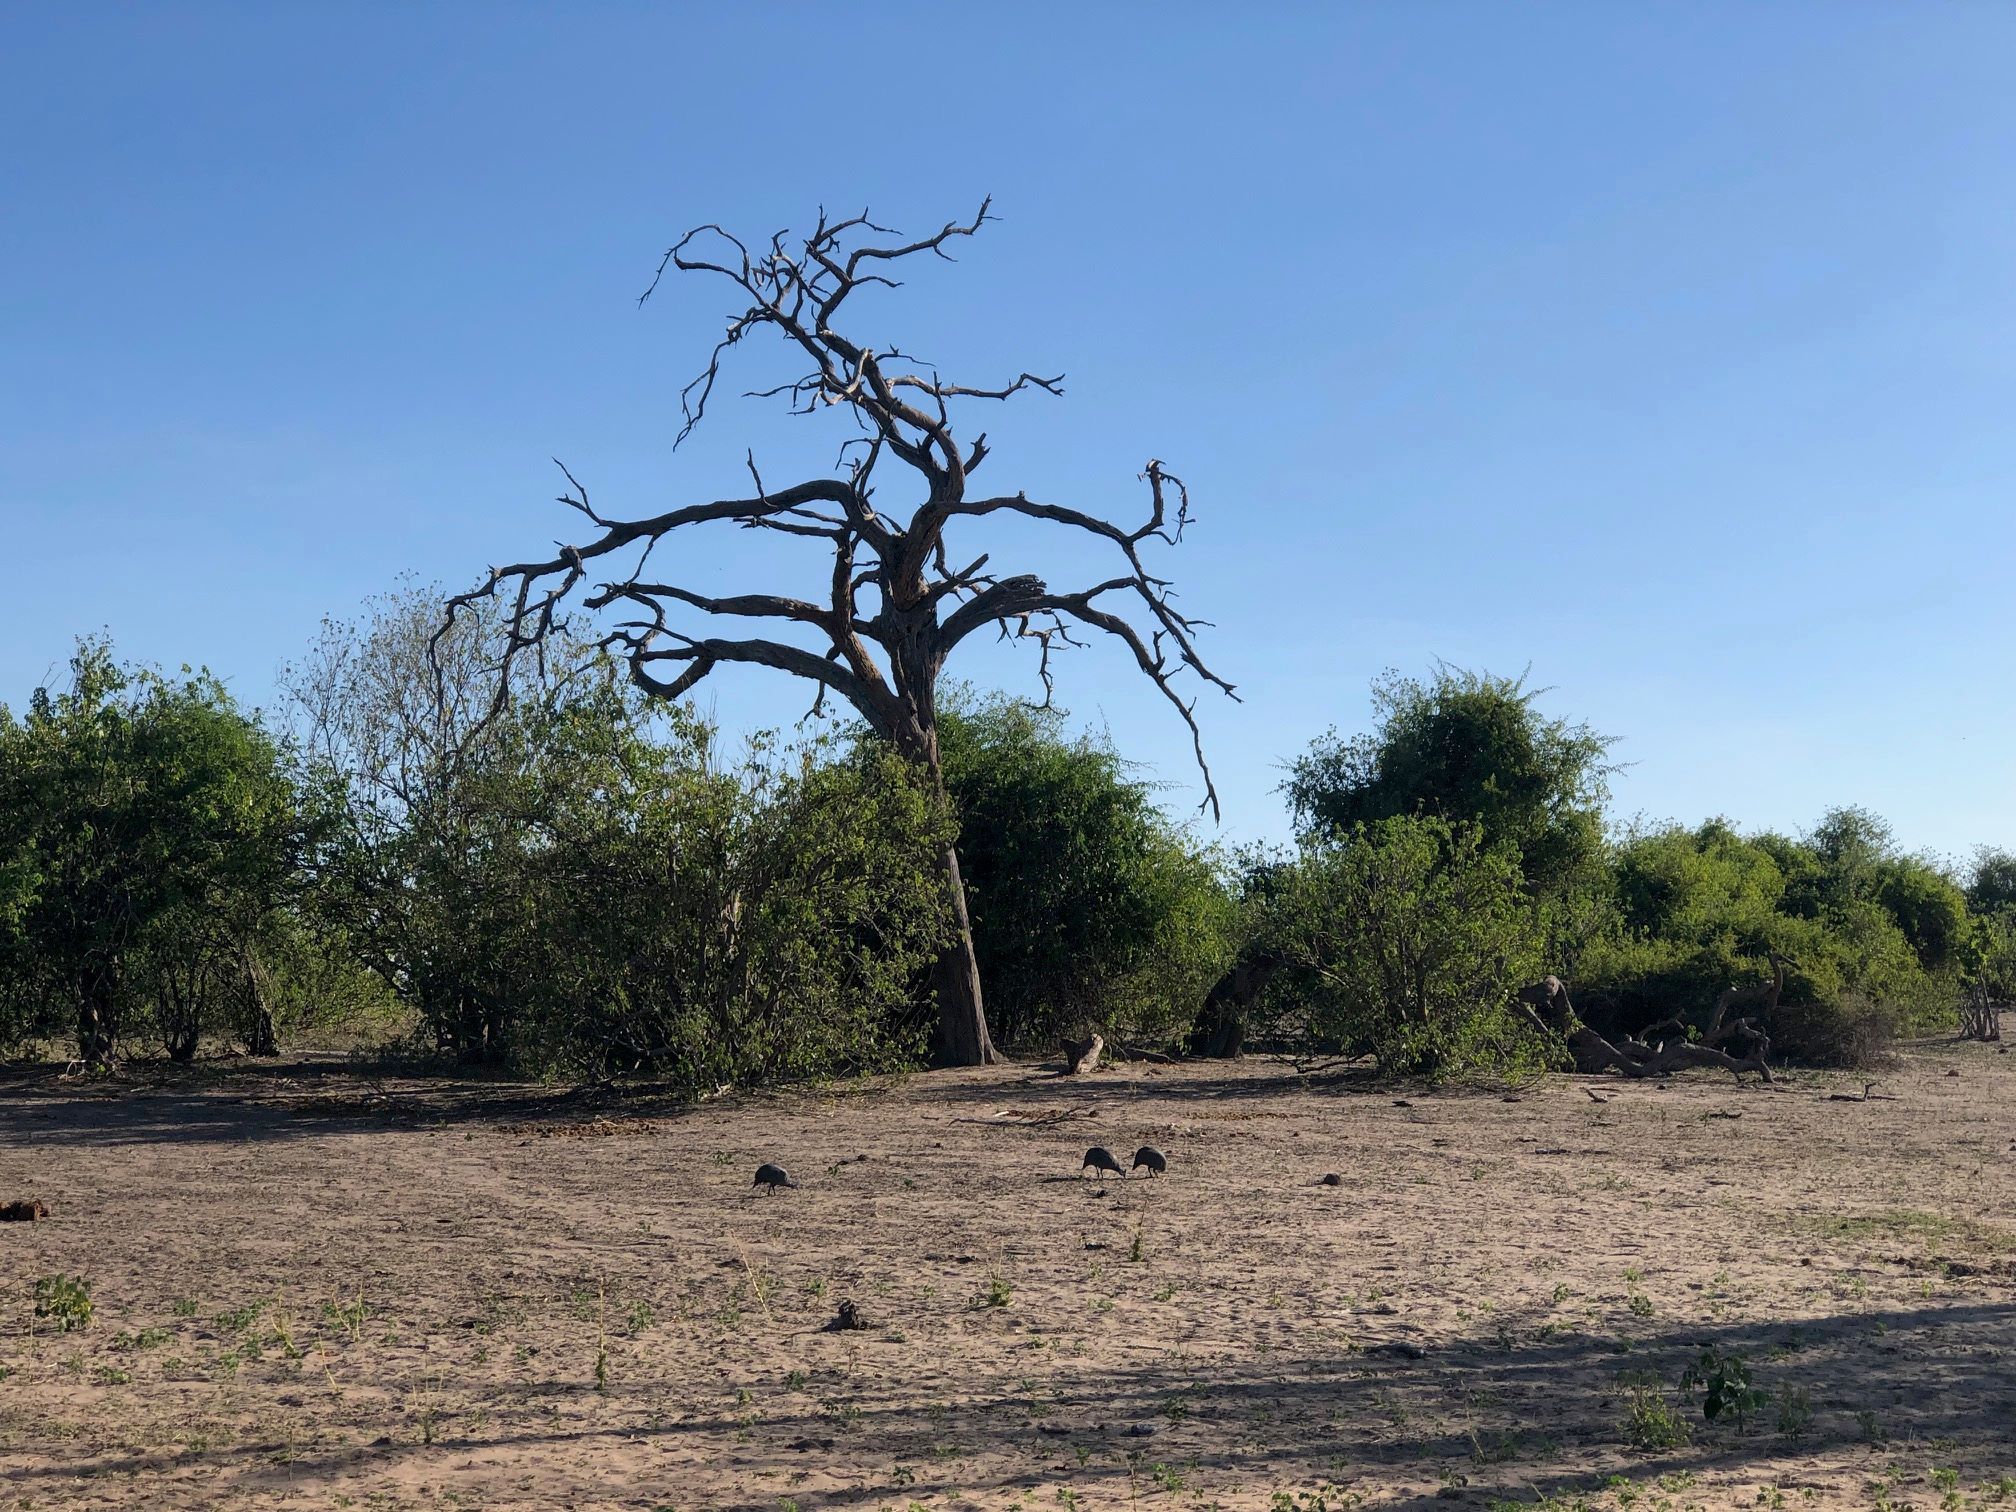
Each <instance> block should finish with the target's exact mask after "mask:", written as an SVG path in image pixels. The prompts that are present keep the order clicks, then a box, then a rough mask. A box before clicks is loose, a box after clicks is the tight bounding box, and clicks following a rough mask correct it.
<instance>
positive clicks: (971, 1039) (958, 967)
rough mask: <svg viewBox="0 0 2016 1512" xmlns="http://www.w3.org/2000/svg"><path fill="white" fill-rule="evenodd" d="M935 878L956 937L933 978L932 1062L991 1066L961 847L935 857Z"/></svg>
mask: <svg viewBox="0 0 2016 1512" xmlns="http://www.w3.org/2000/svg"><path fill="white" fill-rule="evenodd" d="M938 874H939V876H940V877H941V878H942V879H943V880H944V883H945V896H946V900H947V902H948V903H949V904H950V906H951V909H952V924H953V928H954V930H955V931H956V933H955V937H954V939H953V941H952V943H951V944H950V945H948V946H946V947H945V949H944V950H943V951H942V952H941V953H940V954H939V956H938V965H937V968H936V970H935V971H934V972H933V973H932V976H933V979H934V982H933V985H934V986H935V987H936V989H937V996H938V1031H937V1035H936V1043H935V1045H934V1050H935V1057H934V1058H935V1059H936V1060H937V1063H938V1064H939V1065H941V1066H991V1065H993V1064H994V1063H995V1062H996V1061H998V1060H999V1059H1000V1058H1001V1057H1000V1056H999V1055H997V1054H996V1053H995V1050H994V1041H993V1038H992V1037H991V1036H990V1035H989V1034H988V1033H987V1011H986V1005H985V1004H984V1003H983V1002H982V1000H981V996H980V958H979V956H977V955H976V954H975V953H974V950H973V919H972V916H971V915H970V914H969V913H967V911H966V880H965V878H964V877H962V876H961V875H960V872H959V847H958V845H957V844H956V843H954V844H948V845H947V846H946V847H945V848H944V849H943V850H942V851H940V852H939V853H938Z"/></svg>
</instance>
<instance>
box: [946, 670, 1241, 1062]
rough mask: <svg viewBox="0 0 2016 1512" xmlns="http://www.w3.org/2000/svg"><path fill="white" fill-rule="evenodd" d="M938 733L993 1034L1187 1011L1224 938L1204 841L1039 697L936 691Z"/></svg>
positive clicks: (1229, 929) (1135, 1021)
mask: <svg viewBox="0 0 2016 1512" xmlns="http://www.w3.org/2000/svg"><path fill="white" fill-rule="evenodd" d="M939 746H940V751H941V753H942V759H943V764H944V773H945V784H946V787H947V790H948V792H949V794H950V797H951V800H952V804H953V807H954V810H955V811H956V813H957V816H958V821H959V854H960V858H961V863H962V866H963V869H964V875H965V879H966V891H967V899H968V904H969V907H970V909H971V913H972V921H973V939H974V947H975V949H976V951H977V952H978V957H979V962H980V971H981V975H982V977H983V979H984V980H985V981H986V983H987V993H988V1002H989V1017H990V1020H991V1023H992V1026H993V1029H994V1032H995V1033H996V1034H997V1035H999V1036H1000V1037H1001V1038H1003V1039H1005V1040H1008V1041H1016V1040H1020V1041H1024V1042H1029V1041H1034V1040H1037V1039H1042V1038H1048V1037H1054V1036H1056V1035H1058V1034H1061V1033H1074V1032H1076V1030H1077V1028H1078V1027H1079V1026H1080V1025H1081V1024H1086V1023H1091V1024H1096V1025H1098V1026H1099V1027H1101V1028H1102V1029H1104V1030H1106V1031H1107V1032H1108V1033H1109V1034H1111V1033H1113V1032H1114V1031H1115V1030H1116V1029H1117V1030H1124V1031H1130V1032H1136V1033H1143V1034H1148V1035H1153V1036H1166V1035H1167V1034H1168V1033H1169V1032H1170V1031H1171V1030H1172V1029H1173V1028H1175V1027H1176V1026H1177V1025H1179V1024H1187V1023H1188V1021H1189V1018H1190V1016H1191V1015H1192V1014H1194V1012H1195V1009H1196V1005H1197V1004H1198V1003H1199V1002H1200V1001H1201V1000H1202V998H1203V995H1204V992H1205V990H1206V989H1207V988H1208V987H1209V986H1210V984H1211V982H1212V981H1213V980H1214V979H1215V978H1216V977H1217V975H1218V974H1219V973H1220V972H1222V971H1223V970H1224V969H1225V966H1226V965H1227V963H1228V962H1229V959H1230V955H1231V951H1232V948H1233V944H1234V934H1235V928H1236V925H1235V907H1234V905H1233V902H1232V900H1231V897H1230V895H1229V894H1228V893H1227V892H1226V890H1225V888H1224V886H1223V884H1222V882H1221V880H1220V878H1219V876H1218V870H1217V867H1216V865H1215V863H1214V860H1213V858H1212V857H1211V856H1210V855H1209V853H1207V852H1204V851H1202V850H1200V849H1199V848H1198V847H1197V846H1196V845H1195V844H1194V843H1193V842H1192V841H1191V839H1190V836H1189V835H1188V834H1187V833H1186V832H1185V831H1184V830H1183V829H1181V828H1180V827H1178V826H1176V825H1174V824H1172V823H1171V822H1170V821H1169V820H1168V818H1167V817H1166V816H1165V815H1164V814H1163V813H1162V812H1161V810H1160V809H1159V808H1157V807H1156V805H1155V803H1154V799H1153V794H1152V792H1151V790H1150V788H1149V786H1148V785H1147V784H1146V783H1144V782H1141V781H1139V780H1137V779H1136V778H1134V777H1132V776H1130V775H1129V772H1128V769H1127V764H1126V762H1125V761H1123V760H1122V758H1121V757H1120V755H1119V753H1118V752H1117V751H1115V750H1114V749H1113V747H1112V746H1111V745H1110V744H1109V743H1107V742H1105V741H1102V740H1096V739H1093V738H1090V737H1085V738H1081V739H1076V740H1073V739H1070V738H1068V737H1067V736H1066V735H1065V734H1064V725H1063V715H1062V714H1061V713H1059V712H1058V711H1056V710H1054V709H1049V708H1039V707H1035V706H1032V705H1030V704H1027V703H1023V702H1019V701H1014V700H1009V699H994V700H989V701H985V702H974V701H973V700H971V699H966V698H959V699H954V700H949V701H948V703H947V705H946V707H944V708H942V709H941V710H940V713H939Z"/></svg>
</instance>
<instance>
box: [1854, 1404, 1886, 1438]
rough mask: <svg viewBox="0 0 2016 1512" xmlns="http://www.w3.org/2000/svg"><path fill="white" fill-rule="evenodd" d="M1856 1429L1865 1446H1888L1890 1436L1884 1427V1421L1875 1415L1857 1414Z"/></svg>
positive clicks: (1868, 1413)
mask: <svg viewBox="0 0 2016 1512" xmlns="http://www.w3.org/2000/svg"><path fill="white" fill-rule="evenodd" d="M1855 1427H1856V1430H1857V1432H1858V1433H1860V1435H1861V1437H1862V1442H1863V1443H1865V1444H1887V1443H1889V1442H1890V1435H1889V1433H1888V1431H1887V1430H1885V1428H1884V1427H1883V1420H1882V1419H1881V1418H1879V1417H1877V1416H1876V1414H1875V1413H1873V1412H1869V1411H1866V1410H1865V1411H1862V1412H1858V1413H1856V1414H1855Z"/></svg>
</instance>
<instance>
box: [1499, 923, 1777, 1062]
mask: <svg viewBox="0 0 2016 1512" xmlns="http://www.w3.org/2000/svg"><path fill="white" fill-rule="evenodd" d="M1787 964H1789V963H1788V962H1786V961H1785V959H1784V958H1783V957H1781V956H1779V955H1777V954H1775V953H1774V954H1773V955H1772V957H1771V980H1770V981H1769V982H1766V983H1763V984H1761V985H1760V986H1757V987H1741V988H1739V987H1730V988H1725V989H1724V990H1723V992H1722V994H1721V996H1720V997H1718V998H1717V999H1716V1001H1715V1011H1714V1014H1713V1016H1712V1017H1711V1019H1710V1021H1709V1027H1708V1029H1707V1030H1706V1031H1705V1032H1704V1033H1703V1034H1702V1036H1701V1038H1700V1039H1698V1040H1690V1039H1688V1038H1687V1034H1686V1028H1685V1026H1684V1025H1683V1024H1681V1022H1680V1020H1679V1019H1677V1018H1669V1019H1665V1020H1662V1021H1661V1022H1659V1023H1657V1024H1652V1025H1649V1026H1647V1027H1646V1028H1645V1029H1643V1030H1641V1031H1640V1032H1639V1033H1638V1034H1637V1035H1635V1036H1626V1037H1624V1038H1621V1039H1618V1040H1615V1041H1612V1040H1608V1039H1605V1038H1604V1037H1603V1036H1602V1035H1600V1034H1598V1033H1597V1032H1596V1031H1595V1030H1594V1029H1591V1028H1590V1027H1589V1026H1588V1025H1587V1024H1585V1023H1583V1022H1582V1018H1581V1016H1580V1015H1579V1014H1577V1013H1576V1011H1575V1005H1574V1004H1573V1003H1572V1002H1571V1001H1570V1000H1569V997H1568V988H1567V986H1566V984H1564V983H1563V982H1562V980H1561V979H1560V978H1559V977H1552V976H1550V977H1546V978H1543V979H1542V980H1540V981H1538V982H1535V983H1534V984H1533V985H1532V986H1530V987H1522V988H1521V989H1520V990H1519V1001H1520V1003H1521V1004H1523V1005H1524V1006H1525V1008H1526V1012H1527V1014H1528V1015H1529V1016H1530V1017H1531V1018H1532V1019H1533V1020H1534V1022H1536V1023H1537V1024H1539V1025H1540V1026H1541V1027H1542V1028H1543V1029H1547V1030H1549V1031H1551V1032H1553V1033H1555V1034H1558V1035H1560V1036H1561V1037H1562V1038H1563V1039H1564V1040H1566V1041H1567V1042H1568V1046H1569V1048H1570V1049H1571V1050H1573V1051H1574V1053H1575V1068H1576V1069H1577V1070H1578V1071H1607V1070H1610V1069H1612V1068H1615V1069H1616V1070H1618V1071H1621V1072H1622V1073H1623V1074H1624V1075H1626V1076H1628V1077H1633V1078H1638V1077H1647V1076H1670V1075H1672V1074H1673V1073H1674V1072H1675V1071H1682V1070H1686V1069H1687V1068H1689V1067H1692V1066H1712V1067H1719V1068H1720V1069H1722V1070H1724V1071H1727V1072H1729V1073H1730V1074H1731V1075H1732V1076H1734V1077H1736V1079H1737V1080H1738V1081H1741V1080H1742V1078H1743V1073H1744V1072H1745V1071H1755V1072H1756V1073H1757V1075H1758V1077H1759V1078H1760V1079H1762V1080H1764V1081H1767V1082H1768V1081H1770V1080H1771V1066H1770V1054H1771V1040H1770V1037H1769V1036H1768V1034H1767V1033H1766V1032H1765V1029H1764V1027H1763V1025H1762V1023H1761V1022H1760V1021H1759V1020H1758V1019H1757V1018H1754V1017H1750V1016H1745V1017H1743V1018H1740V1019H1731V1018H1730V1017H1729V1016H1728V1015H1729V1010H1730V1009H1731V1008H1732V1007H1735V1006H1737V1005H1738V1004H1739V1003H1740V1004H1743V1005H1745V1006H1753V1005H1754V1006H1755V1007H1756V1008H1757V1009H1758V1010H1759V1011H1760V1012H1763V1013H1769V1012H1770V1011H1771V1009H1773V1008H1776V1007H1777V1006H1778V998H1779V996H1780V994H1782V993H1783V992H1784V990H1785V967H1786V965H1787ZM1668 1035H1672V1036H1675V1037H1674V1038H1667V1037H1666V1036H1668ZM1738 1038H1741V1039H1744V1040H1746V1041H1747V1042H1748V1043H1747V1046H1746V1053H1745V1054H1743V1055H1741V1056H1737V1055H1732V1054H1730V1053H1729V1052H1728V1051H1727V1050H1725V1049H1723V1048H1722V1046H1723V1045H1724V1044H1725V1043H1726V1042H1728V1041H1729V1040H1732V1039H1738Z"/></svg>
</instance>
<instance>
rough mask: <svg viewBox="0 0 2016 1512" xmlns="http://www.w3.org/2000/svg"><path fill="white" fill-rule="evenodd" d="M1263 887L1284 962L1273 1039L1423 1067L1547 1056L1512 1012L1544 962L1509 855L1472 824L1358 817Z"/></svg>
mask: <svg viewBox="0 0 2016 1512" xmlns="http://www.w3.org/2000/svg"><path fill="white" fill-rule="evenodd" d="M1270 891H1271V897H1270V898H1269V901H1268V904H1267V907H1266V914H1265V922H1264V924H1263V928H1264V930H1265V933H1266V940H1267V944H1268V947H1269V948H1270V949H1271V950H1272V951H1273V952H1274V953H1275V955H1276V956H1277V957H1278V958H1279V959H1280V960H1282V961H1283V962H1284V963H1285V969H1284V970H1283V971H1282V972H1281V973H1280V975H1279V976H1277V977H1276V978H1275V980H1274V982H1273V983H1272V984H1271V985H1270V986H1269V988H1268V990H1267V993H1266V994H1265V996H1264V997H1263V1009H1262V1012H1263V1016H1264V1017H1265V1018H1266V1019H1267V1021H1268V1025H1269V1029H1268V1032H1269V1033H1270V1034H1272V1035H1273V1036H1274V1037H1275V1038H1277V1039H1286V1040H1288V1041H1289V1042H1291V1043H1296V1044H1301V1045H1305V1046H1308V1047H1311V1048H1316V1049H1323V1048H1328V1049H1333V1050H1339V1051H1345V1052H1369V1053H1370V1054H1371V1055H1373V1056H1374V1057H1376V1059H1377V1061H1378V1063H1379V1065H1380V1067H1381V1068H1382V1069H1383V1070H1386V1071H1389V1072H1400V1073H1406V1074H1418V1075H1427V1076H1431V1077H1442V1076H1454V1075H1461V1074H1465V1073H1469V1072H1478V1071H1517V1070H1522V1069H1530V1068H1534V1067H1537V1066H1539V1065H1540V1064H1542V1063H1543V1062H1544V1061H1545V1059H1546V1058H1547V1056H1548V1055H1550V1054H1551V1053H1552V1049H1553V1047H1552V1046H1551V1044H1550V1042H1549V1041H1548V1040H1547V1039H1546V1038H1545V1037H1544V1036H1542V1035H1540V1034H1538V1033H1537V1032H1535V1031H1534V1030H1533V1029H1532V1027H1531V1026H1530V1023H1529V1022H1528V1021H1527V1020H1525V1019H1524V1018H1523V1016H1521V1015H1517V1014H1515V1013H1513V1012H1512V1011H1510V1010H1511V1004H1512V998H1513V994H1514V992H1516V991H1517V989H1518V988H1519V987H1520V986H1521V985H1523V984H1524V983H1526V982H1528V981H1531V980H1532V979H1533V978H1534V976H1536V975H1537V974H1538V972H1539V959H1540V934H1539V925H1538V921H1537V919H1536V915H1535V912H1534V910H1533V909H1532V908H1531V906H1530V902H1529V899H1528V897H1527V893H1526V888H1525V878H1524V876H1523V875H1522V873H1521V871H1520V868H1519V863H1518V857H1517V855H1516V853H1514V852H1513V851H1512V850H1511V849H1510V848H1509V847H1503V846H1500V847H1495V848H1491V847H1486V846H1485V844H1484V842H1483V837H1482V834H1481V832H1480V831H1479V830H1478V829H1477V828H1476V827H1475V826H1474V825H1462V826H1452V825H1451V824H1449V823H1448V822H1446V821H1444V820H1440V819H1398V818H1396V819H1382V820H1379V821H1377V822H1376V823H1373V824H1366V825H1359V826H1357V827H1355V828H1353V829H1352V830H1350V831H1348V832H1346V833H1344V834H1342V835H1339V836H1336V837H1334V838H1331V839H1329V840H1327V841H1324V842H1321V843H1317V844H1312V845H1309V846H1306V847H1305V848H1304V850H1303V852H1302V854H1301V856H1300V857H1299V858H1298V859H1297V860H1296V861H1295V862H1293V863H1292V864H1290V865H1287V866H1284V867H1282V868H1280V869H1279V870H1278V871H1277V872H1276V873H1275V875H1274V876H1273V877H1272V879H1271V881H1270Z"/></svg>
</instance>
